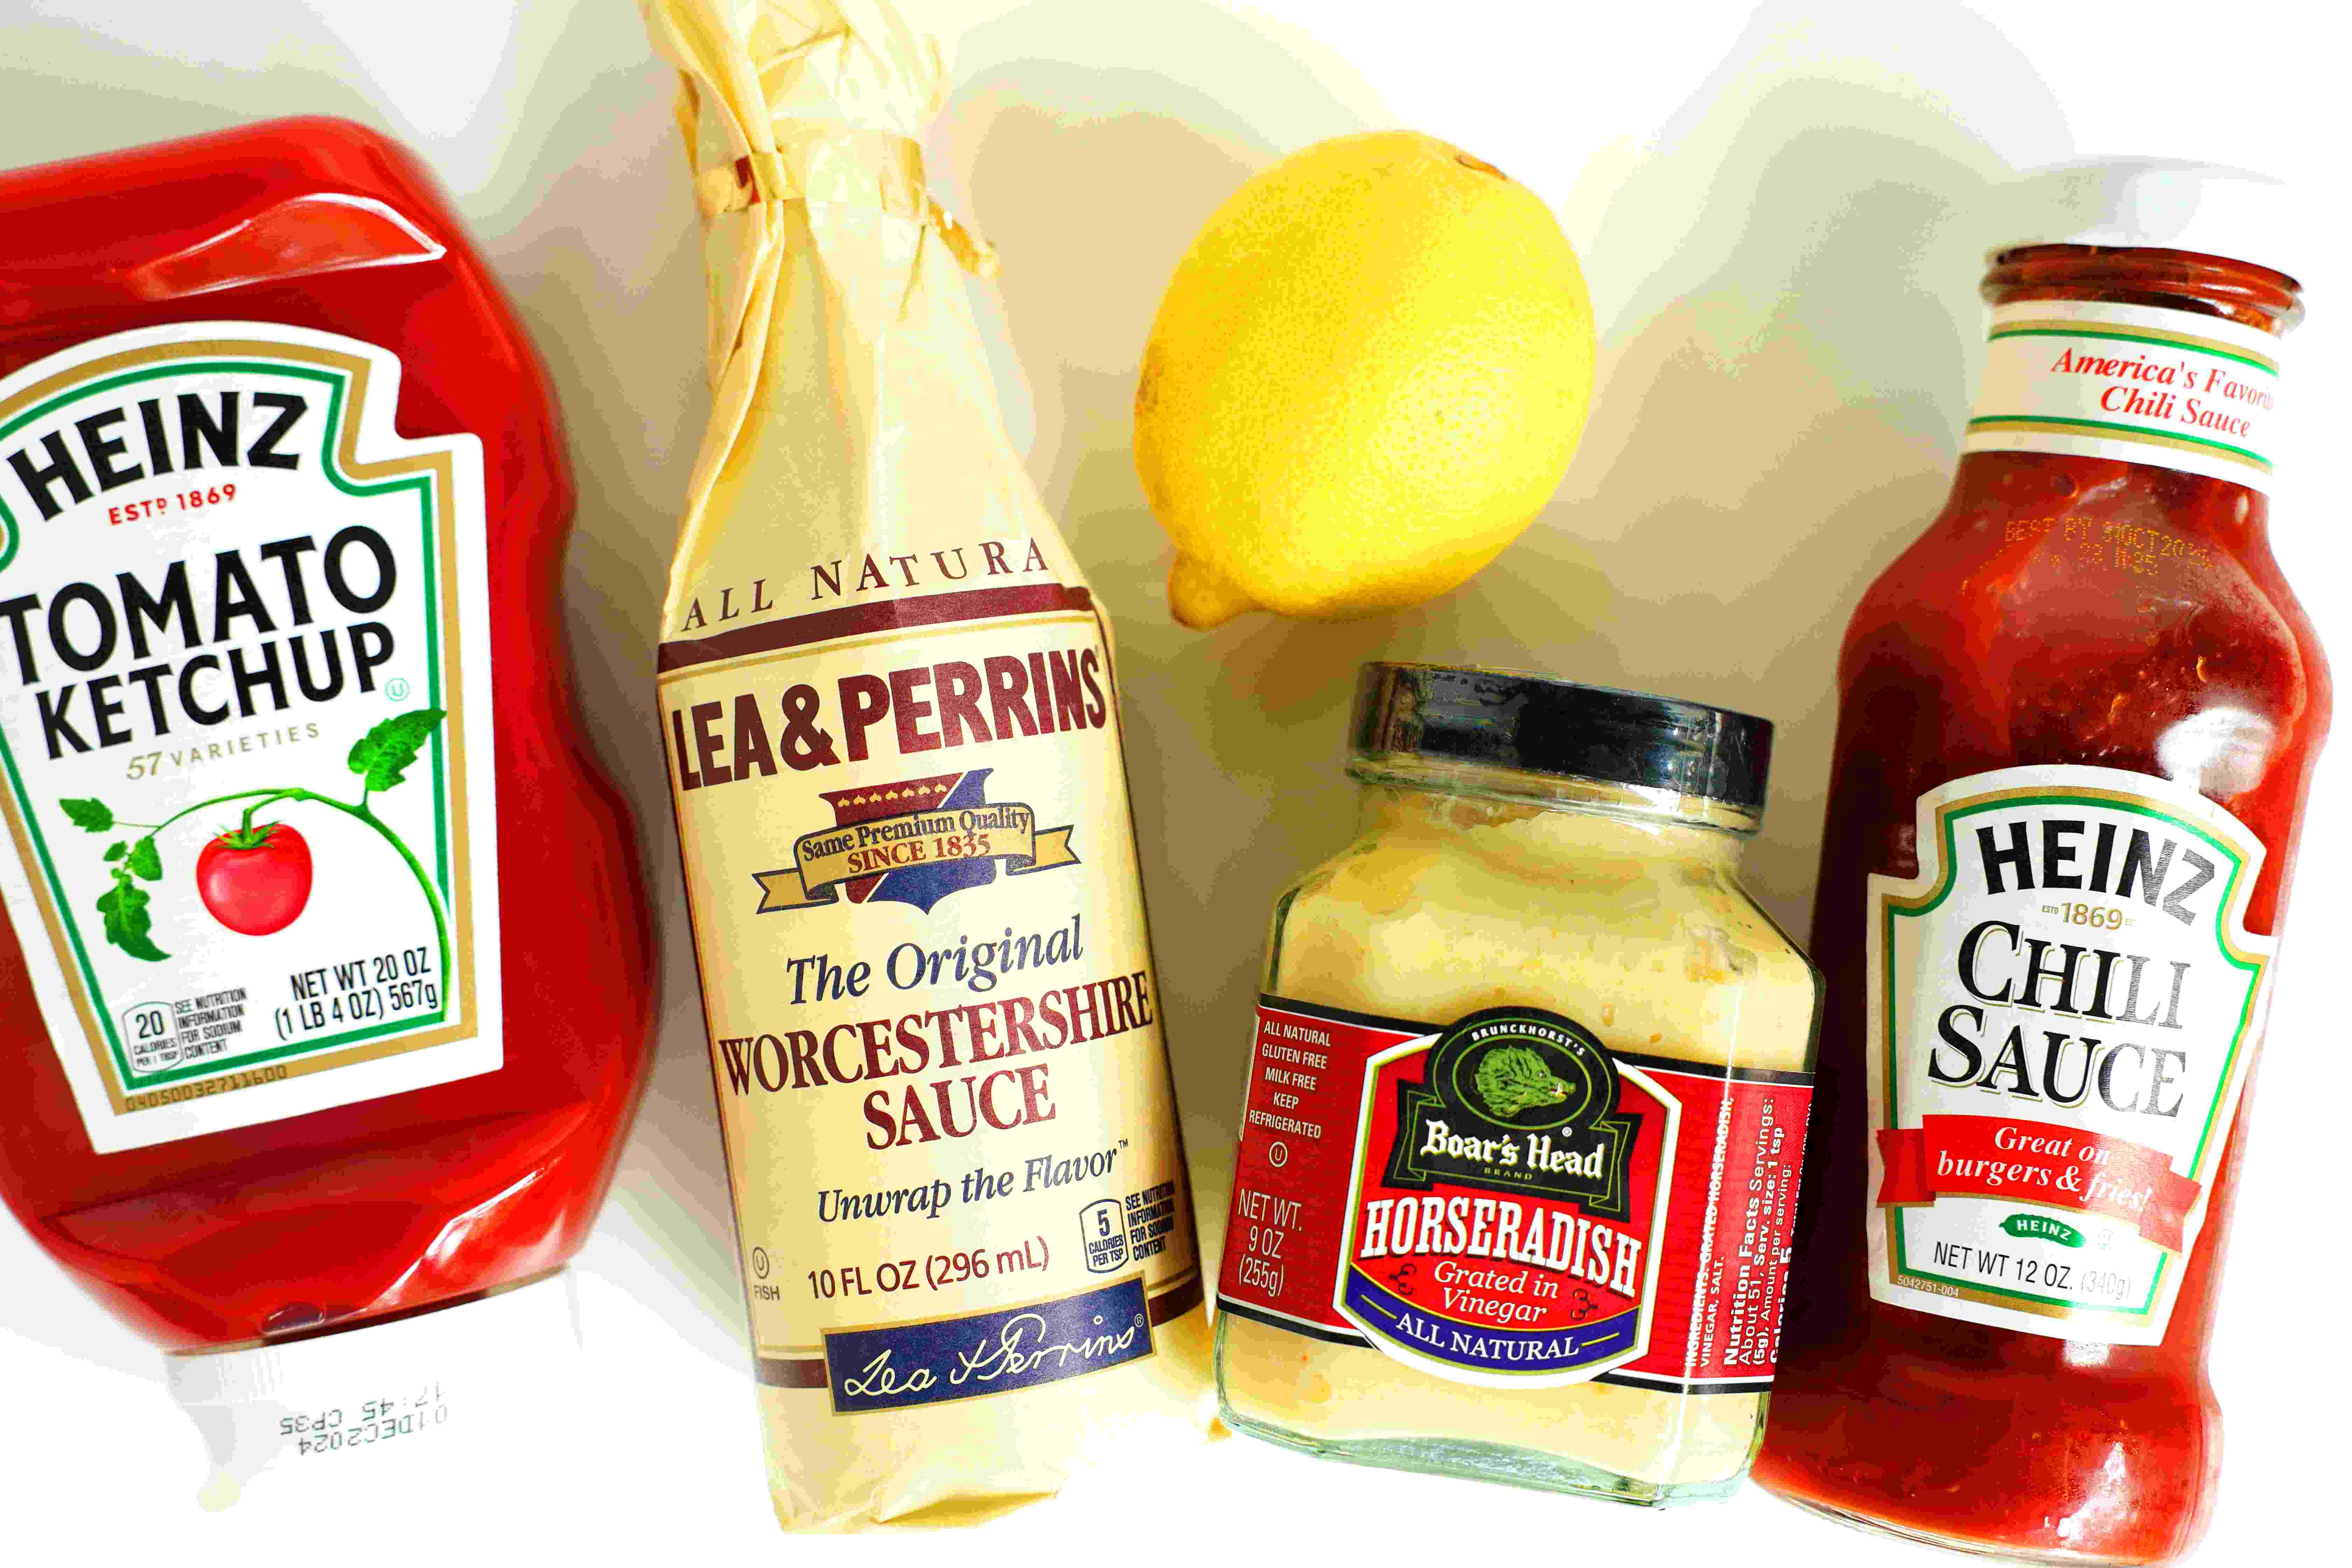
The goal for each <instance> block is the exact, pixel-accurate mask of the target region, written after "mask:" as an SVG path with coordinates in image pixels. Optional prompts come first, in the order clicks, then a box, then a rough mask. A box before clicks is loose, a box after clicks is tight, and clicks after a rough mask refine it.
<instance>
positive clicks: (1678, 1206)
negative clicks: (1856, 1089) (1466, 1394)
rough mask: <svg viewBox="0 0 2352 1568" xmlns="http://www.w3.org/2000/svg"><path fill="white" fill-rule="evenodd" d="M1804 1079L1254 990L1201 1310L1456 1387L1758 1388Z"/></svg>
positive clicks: (1528, 1013)
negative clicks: (1238, 1117) (1214, 1261)
mask: <svg viewBox="0 0 2352 1568" xmlns="http://www.w3.org/2000/svg"><path fill="white" fill-rule="evenodd" d="M1811 1099H1812V1087H1811V1077H1810V1075H1806V1074H1801V1073H1778V1072H1761V1071H1754V1070H1748V1069H1732V1068H1722V1067H1716V1066H1710V1065H1706V1064H1702V1063H1697V1062H1690V1061H1681V1060H1675V1059H1672V1058H1662V1057H1648V1056H1634V1055H1630V1054H1627V1053H1623V1052H1618V1051H1612V1050H1611V1049H1610V1048H1609V1047H1606V1046H1604V1045H1603V1044H1601V1041H1600V1039H1599V1038H1598V1037H1596V1036H1594V1034H1593V1033H1592V1032H1591V1030H1589V1029H1587V1028H1586V1027H1585V1026H1582V1025H1581V1024H1579V1023H1578V1022H1577V1021H1576V1020H1574V1019H1572V1018H1569V1017H1565V1016H1561V1015H1559V1014H1557V1013H1550V1012H1546V1011H1544V1010H1542V1009H1539V1008H1533V1007H1516V1006H1515V1007H1494V1008H1487V1009H1485V1010H1483V1011H1480V1012H1476V1013H1473V1014H1470V1015H1468V1016H1465V1017H1462V1018H1458V1019H1455V1020H1454V1021H1453V1022H1452V1023H1450V1024H1442V1025H1441V1024H1433V1023H1427V1022H1420V1021H1414V1020H1410V1019H1397V1018H1384V1017H1377V1016H1369V1015H1365V1014H1359V1013H1349V1012H1343V1011H1340V1010H1339V1009H1335V1008H1330V1007H1321V1006H1316V1005H1310V1004H1307V1003H1302V1002H1292V1001H1286V1000H1284V999H1282V998H1279V997H1272V996H1269V997H1265V998H1263V999H1261V1001H1260V1004H1259V1006H1258V1014H1257V1033H1256V1038H1255V1042H1254V1045H1253V1047H1252V1051H1251V1057H1250V1079H1249V1094H1248V1100H1247V1105H1246V1108H1245V1110H1244V1120H1243V1128H1242V1139H1241V1153H1240V1163H1239V1168H1238V1170H1237V1171H1236V1172H1235V1174H1234V1201H1233V1212H1232V1216H1231V1223H1230V1225H1229V1226H1228V1228H1227V1231H1226V1242H1225V1257H1224V1267H1223V1278H1222V1279H1221V1280H1220V1283H1219V1286H1218V1303H1219V1308H1220V1310H1224V1311H1230V1312H1233V1313H1234V1314H1236V1315H1238V1316H1241V1317H1245V1318H1249V1319H1252V1320H1254V1321H1258V1322H1263V1323H1267V1324H1270V1325H1272V1326H1275V1327H1277V1328H1282V1329H1286V1330H1289V1331H1292V1332H1296V1333H1300V1334H1304V1335H1306V1336H1307V1337H1309V1338H1312V1339H1318V1340H1324V1341H1328V1342H1334V1343H1339V1344H1353V1345H1368V1346H1370V1347H1371V1348H1373V1349H1376V1350H1378V1351H1380V1352H1381V1353H1382V1354H1384V1355H1387V1356H1390V1357H1391V1358H1392V1359H1394V1360H1397V1361H1400V1362H1403V1363H1406V1364H1408V1365H1412V1366H1415V1367H1419V1368H1420V1369H1422V1370H1423V1371H1424V1372H1428V1373H1433V1374H1434V1375H1436V1376H1438V1377H1443V1378H1445V1379H1447V1380H1449V1381H1452V1382H1456V1383H1471V1384H1486V1385H1488V1386H1492V1387H1512V1388H1527V1387H1549V1386H1556V1385H1559V1384H1573V1383H1584V1382H1602V1383H1617V1384H1633V1385H1635V1386H1639V1387H1645V1388H1659V1389H1668V1390H1674V1391H1677V1392H1691V1393H1723V1392H1733V1391H1738V1390H1745V1389H1757V1388H1761V1387H1763V1386H1764V1385H1765V1384H1769V1382H1770V1381H1771V1376H1772V1366H1773V1361H1774V1358H1775V1355H1776V1353H1777V1352H1778V1349H1779V1345H1780V1301H1781V1296H1782V1293H1783V1290H1784V1289H1785V1287H1786V1284H1787V1278H1788V1264H1789V1255H1790V1230H1791V1227H1792V1226H1793V1224H1794V1221H1795V1215H1796V1201H1797V1173H1798V1171H1799V1169H1800V1167H1801V1164H1802V1163H1803V1157H1804V1141H1805V1117H1806V1113H1807V1110H1808V1109H1809V1108H1810V1105H1811Z"/></svg>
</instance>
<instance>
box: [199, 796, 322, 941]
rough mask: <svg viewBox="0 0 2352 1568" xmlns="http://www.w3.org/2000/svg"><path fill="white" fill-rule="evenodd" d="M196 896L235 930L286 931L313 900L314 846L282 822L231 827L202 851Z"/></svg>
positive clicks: (265, 933)
mask: <svg viewBox="0 0 2352 1568" xmlns="http://www.w3.org/2000/svg"><path fill="white" fill-rule="evenodd" d="M196 896H197V897H198V898H200V899H202V900H204V901H205V912H207V913H208V914H210V915H211V916H212V917H213V919H215V920H216V921H220V923H221V924H223V925H225V926H226V927H228V929H229V930H231V931H237V932H240V933H241V934H243V935H246V936H268V934H269V933H270V932H272V931H284V930H285V929H286V928H287V927H288V926H289V925H292V924H293V923H294V917H295V916H297V915H299V914H300V913H301V912H302V906H303V905H305V904H307V903H309V902H310V845H309V844H307V843H305V842H304V841H303V838H302V836H301V835H300V834H299V833H297V832H296V831H295V830H294V829H292V828H291V827H289V826H286V825H285V824H284V823H282V822H264V823H260V824H258V825H257V826H252V827H232V828H230V829H229V830H228V831H227V832H226V833H224V834H222V835H221V836H220V837H217V838H215V839H214V840H213V841H212V842H211V843H209V844H207V845H205V847H204V849H203V851H202V852H201V853H200V854H198V855H197V857H196Z"/></svg>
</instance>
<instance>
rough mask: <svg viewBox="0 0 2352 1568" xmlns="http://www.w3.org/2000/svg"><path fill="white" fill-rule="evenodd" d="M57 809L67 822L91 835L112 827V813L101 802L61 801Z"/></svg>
mask: <svg viewBox="0 0 2352 1568" xmlns="http://www.w3.org/2000/svg"><path fill="white" fill-rule="evenodd" d="M58 809H59V810H61V811H63V812H64V813H65V814H66V820H67V821H68V822H70V823H72V824H73V825H74V826H76V827H82V828H87V829H89V831H90V832H92V833H103V832H105V831H106V830H107V829H108V828H110V827H112V826H114V813H112V812H110V811H109V810H107V809H106V803H105V802H104V801H102V800H61V801H59V802H58Z"/></svg>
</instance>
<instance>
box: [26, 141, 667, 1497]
mask: <svg viewBox="0 0 2352 1568" xmlns="http://www.w3.org/2000/svg"><path fill="white" fill-rule="evenodd" d="M0 213H5V216H6V219H7V221H6V222H5V225H0V535H5V537H0V750H4V751H5V767H0V805H5V819H6V820H5V829H6V833H7V837H8V840H9V842H8V844H7V846H6V847H5V849H0V884H5V886H0V891H5V898H6V914H7V926H6V930H5V932H0V1031H5V1034H0V1193H5V1197H6V1199H7V1203H8V1205H9V1207H10V1208H11V1209H12V1210H14V1211H15V1213H16V1216H17V1218H18V1219H19V1220H20V1221H21V1222H22V1223H23V1224H24V1225H25V1226H26V1228H27V1229H28V1230H29V1231H30V1232H31V1233H32V1235H33V1236H34V1237H35V1238H36V1239H37V1240H38V1241H39V1243H40V1244H41V1246H42V1247H45V1248H47V1250H48V1252H49V1253H50V1254H51V1255H52V1256H54V1257H55V1258H57V1259H58V1262H59V1263H61V1264H62V1265H64V1266H65V1268H67V1269H68V1270H69V1271H70V1272H71V1273H72V1274H73V1275H74V1277H75V1278H76V1279H78V1280H79V1281H80V1282H81V1284H82V1285H83V1286H84V1287H85V1288H86V1289H88V1290H89V1292H90V1293H91V1294H92V1295H93V1296H95V1297H96V1298H98V1300H100V1302H101V1303H103V1304H104V1305H105V1306H106V1308H107V1309H108V1310H110V1311H112V1312H113V1313H114V1314H115V1315H116V1316H117V1317H119V1318H121V1320H122V1321H124V1322H126V1323H128V1324H129V1325H131V1327H132V1328H133V1329H134V1330H136V1331H138V1332H140V1333H142V1334H143V1335H145V1336H146V1337H147V1338H149V1339H151V1340H152V1341H153V1342H156V1343H157V1344H159V1345H161V1346H162V1347H163V1349H164V1350H166V1351H167V1352H173V1353H172V1357H171V1373H170V1379H171V1382H172V1384H173V1390H174V1392H175V1393H176V1394H178V1395H179V1396H180V1397H181V1398H182V1400H183V1401H184V1403H186V1404H187V1405H189V1406H190V1408H191V1410H192V1411H193V1412H194V1414H195V1415H196V1416H197V1418H198V1422H199V1425H200V1426H203V1427H204V1429H205V1433H206V1435H207V1436H208V1438H209V1439H210V1442H211V1446H212V1448H213V1451H214V1454H215V1458H216V1459H217V1460H218V1461H219V1462H220V1463H221V1464H222V1465H223V1466H224V1468H226V1470H227V1471H228V1472H229V1473H230V1474H232V1475H237V1476H241V1475H244V1474H248V1473H251V1472H254V1471H256V1470H257V1469H258V1468H263V1467H265V1466H267V1465H268V1464H272V1463H276V1462H278V1461H279V1460H293V1459H299V1460H303V1461H306V1462H308V1461H313V1460H331V1458H333V1457H334V1456H335V1455H336V1454H338V1453H340V1452H346V1451H348V1452H353V1453H356V1452H359V1451H362V1450H368V1449H372V1448H373V1447H375V1446H377V1445H379V1444H381V1443H382V1442H383V1439H385V1438H390V1437H395V1436H397V1437H404V1438H405V1437H412V1436H424V1435H427V1434H431V1433H434V1432H440V1431H449V1430H457V1429H464V1428H467V1427H469V1426H481V1425H483V1424H484V1423H486V1422H487V1421H488V1419H489V1413H490V1412H491V1411H492V1410H493V1409H494V1407H495V1406H496V1404H497V1396H496V1392H495V1390H494V1389H493V1388H492V1387H491V1384H494V1383H496V1382H497V1381H498V1374H499V1373H501V1371H502V1370H503V1369H504V1368H505V1367H507V1366H508V1365H509V1364H510V1363H515V1362H516V1361H518V1360H519V1359H520V1352H521V1351H522V1350H523V1349H525V1348H527V1347H529V1346H531V1345H534V1344H541V1343H548V1342H557V1341H560V1340H562V1338H563V1337H564V1336H565V1335H566V1333H567V1332H568V1331H569V1327H570V1324H571V1321H572V1311H571V1304H570V1291H569V1289H568V1287H567V1286H566V1285H565V1284H564V1283H563V1282H562V1276H561V1275H560V1274H559V1272H558V1271H559V1270H561V1269H562V1266H563V1264H564V1263H565V1262H566V1261H567V1260H568V1259H569V1258H571V1257H572V1255H573V1254H574V1253H575V1252H576V1251H577V1250H578V1249H579V1247H581V1245H582V1243H583V1241H584V1240H585V1239H586V1238H587V1236H588V1232H589V1229H590V1226H591V1225H592V1224H593V1221H594V1219H595V1216H596V1213H597V1209H598V1206H599V1205H600V1204H601V1203H602V1201H603V1198H604V1192H605V1188H606V1186H607V1185H608V1184H609V1183H610V1181H611V1179H612V1175H613V1169H614V1161H615V1158H616V1156H617V1153H618V1150H619V1146H620V1143H621V1141H622V1137H623V1135H624V1133H625V1131H626V1130H627V1127H628V1124H629V1121H630V1119H631V1117H632V1115H633V1114H634V1112H635V1107H636V1104H637V1100H638V1098H639V1094H640V1090H641V1089H642V1087H643V1084H644V1081H645V1075H646V1064H647V1054H648V1046H649V1034H650V1028H651V1023H652V1010H653V985H654V982H653V978H652V963H653V950H652V939H651V934H650V929H649V926H648V922H647V920H646V907H645V897H644V890H643V888H642V885H641V881H640V873H639V868H638V864H637V860H636V856H635V845H634V840H633V837H632V833H631V825H630V821H629V817H628V814H627V811H626V809H625V805H624V804H623V802H622V800H621V798H620V796H619V795H617V794H616V793H615V791H614V787H613V785H612V784H610V783H609V782H608V781H607V780H606V778H605V777H604V773H602V772H601V771H600V769H599V767H598V765H597V763H596V762H595V760H594V759H593V757H592V756H591V755H590V752H589V749H588V745H587V742H586V741H585V739H584V737H583V732H582V729H581V721H580V717H579V713H578V711H577V709H576V707H575V704H574V700H573V696H572V688H571V684H570V679H569V676H568V672H567V670H566V668H565V664H564V657H563V652H562V623H561V618H560V611H559V605H558V582H559V576H560V572H561V565H562V553H563V546H564V542H565V538H566V536H567V534H568V532H569V531H570V527H571V521H572V505H573V500H574V491H573V486H572V474H571V469H570V467H569V464H568V462H567V460H566V458H565V454H564V447H563V440H562V429H561V426H560V423H559V419H558V416H557V413H556V409H555V406H554V403H553V401H552V399H551V395H550V392H549V388H548V385H547V381H546V378H545V375H544V373H543V372H542V370H541V365H540V363H539V361H538V360H537V358H536V357H535V355H534V354H533V353H532V350H531V348H530V344H529V342H527V341H526V339H525V338H524V335H523V332H522V329H521V327H520V325H519V324H518V322H517V321H516V320H515V318H514V315H513V312H512V310H511V309H510V308H509V305H508V303H507V301H506V300H505V299H504V297H503V296H502V295H501V293H500V292H499V287H498V285H497V283H496V282H495V281H494V280H493V279H492V277H491V275H490V273H489V271H488V268H486V267H485V266H484V265H483V263H482V261H481V259H480V258H478V256H476V255H475V254H474V252H473V251H472V249H471V248H470V247H469V246H468V244H467V240H466V239H465V237H464V236H463V235H462V234H461V232H460V231H459V228H458V225H457V219H456V217H455V216H454V215H453V214H452V213H451V212H450V211H449V209H448V207H447V206H446V204H445V203H444V201H443V199H442V198H441V196H440V195H438V193H437V192H436V190H435V189H434V187H433V184H432V183H431V181H430V179H429V178H428V176H427V175H426V174H425V172H424V171H423V170H422V169H421V168H420V167H419V166H418V164H417V163H415V160H414V159H412V158H410V157H409V156H408V155H407V154H406V153H404V152H403V151H401V150H400V149H399V148H397V147H395V146H394V145H393V144H391V143H390V142H387V141H385V140H384V139H383V137H381V136H378V135H376V134H375V133H374V132H370V131H367V130H365V129H363V128H362V127H360V126H356V125H352V124H346V123H342V122H340V121H323V120H303V121H278V122H275V123H270V124H264V125H257V126H254V127H251V128H248V129H245V130H239V131H234V132H226V133H223V134H218V135H211V136H204V137H198V138H194V139H192V140H189V141H184V142H172V143H168V144H164V145H161V146H156V147H150V148H143V149H139V150H135V151H131V152H127V153H111V154H107V155H103V156H100V157H93V158H88V159H83V160H79V161H77V162H73V163H58V164H53V165H49V166H47V167H42V168H35V169H28V170H24V171H20V172H17V173H16V174H8V175H5V176H0ZM441 1309H454V1310H446V1311H445V1310H441ZM353 1329H364V1330H366V1331H365V1332H360V1333H352V1332H349V1331H351V1330H353ZM408 1447H412V1448H417V1449H422V1448H423V1447H425V1445H423V1444H410V1445H408Z"/></svg>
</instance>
